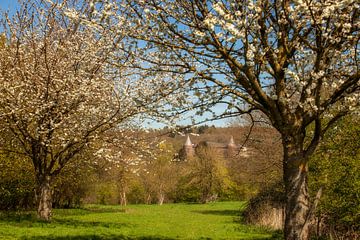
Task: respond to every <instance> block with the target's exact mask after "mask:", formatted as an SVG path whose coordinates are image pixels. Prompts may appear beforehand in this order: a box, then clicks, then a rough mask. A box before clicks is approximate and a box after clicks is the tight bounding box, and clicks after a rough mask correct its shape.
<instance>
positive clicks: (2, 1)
mask: <svg viewBox="0 0 360 240" xmlns="http://www.w3.org/2000/svg"><path fill="white" fill-rule="evenodd" d="M18 6H19V3H18V1H17V0H0V9H1V10H3V11H4V10H5V11H7V10H9V11H10V13H13V12H15V11H16V9H17V7H18Z"/></svg>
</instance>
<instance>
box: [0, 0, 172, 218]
mask: <svg viewBox="0 0 360 240" xmlns="http://www.w3.org/2000/svg"><path fill="white" fill-rule="evenodd" d="M62 4H63V5H64V4H66V2H64V3H62ZM73 4H74V5H72V6H76V7H79V6H80V7H81V6H83V8H82V9H85V8H86V6H87V5H81V4H80V2H77V1H73ZM57 6H59V5H57V4H46V3H44V2H43V3H39V4H37V3H36V2H28V1H24V4H23V5H22V8H21V9H20V10H19V11H18V13H17V14H16V16H15V17H14V18H12V19H10V18H9V17H7V16H5V17H4V19H5V20H4V21H5V22H4V32H5V35H6V38H5V39H6V41H5V44H2V47H1V48H0V55H1V56H2V57H1V59H0V81H1V84H0V122H1V124H0V133H4V134H5V136H6V137H8V136H11V143H10V145H12V147H11V148H8V147H7V146H8V145H9V144H5V142H2V143H1V145H0V147H1V148H2V150H4V151H12V152H15V153H18V154H21V155H24V156H26V158H27V159H28V160H30V161H31V162H32V165H33V167H34V170H35V176H36V181H37V191H36V194H37V197H38V210H37V212H38V216H39V217H40V218H41V219H44V220H50V218H51V212H52V189H51V188H52V183H53V181H54V178H55V177H56V176H57V175H58V174H59V173H60V172H61V171H62V169H63V168H64V167H65V165H66V164H67V163H68V162H69V161H71V160H73V159H74V158H75V157H76V156H77V155H78V154H79V153H81V152H82V151H83V150H84V149H85V148H87V147H88V146H89V144H90V143H93V142H96V141H99V140H100V139H101V138H102V136H103V133H104V132H106V131H107V130H109V129H111V128H114V127H116V128H117V129H120V130H119V131H118V132H120V133H121V132H122V131H121V129H123V130H124V129H129V128H130V127H131V121H132V120H133V118H134V117H135V116H137V115H138V114H139V113H141V114H143V113H145V112H146V111H147V110H146V109H150V108H151V107H150V106H152V105H153V104H155V103H157V102H158V101H159V99H160V98H162V97H163V96H164V95H165V94H164V92H161V95H160V94H159V92H158V91H156V90H155V89H156V88H157V87H156V86H155V85H154V84H155V83H159V81H158V80H159V79H160V78H154V77H151V80H149V81H146V82H145V81H140V79H145V78H146V77H145V76H139V75H138V74H135V75H132V76H131V77H129V75H131V74H132V73H133V72H132V71H131V70H129V69H126V68H125V65H126V61H127V59H128V54H127V53H126V52H125V51H122V46H123V44H124V43H122V42H121V40H122V36H121V35H119V34H120V32H119V31H117V32H116V34H115V35H114V34H113V33H112V32H111V31H109V29H102V30H101V32H100V33H99V32H98V31H94V30H93V29H92V28H87V27H86V26H84V25H82V24H81V21H80V20H79V19H78V18H77V17H76V16H74V14H72V12H67V13H66V14H65V13H64V12H61V11H59V10H58V8H57ZM91 14H92V13H91V10H88V11H87V10H85V13H84V16H85V15H86V16H88V17H89V18H90V16H91ZM97 30H99V29H97ZM160 85H161V84H160ZM161 86H162V87H164V86H163V85H161ZM145 103H146V104H145ZM120 133H119V134H120ZM9 134H10V135H9ZM4 141H5V140H4Z"/></svg>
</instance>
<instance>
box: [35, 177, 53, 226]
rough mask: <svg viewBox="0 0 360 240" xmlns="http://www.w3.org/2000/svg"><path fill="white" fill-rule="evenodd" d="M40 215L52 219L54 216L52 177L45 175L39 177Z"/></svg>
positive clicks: (48, 219)
mask: <svg viewBox="0 0 360 240" xmlns="http://www.w3.org/2000/svg"><path fill="white" fill-rule="evenodd" d="M38 182H39V186H38V194H37V195H38V210H37V214H38V217H39V218H40V219H42V220H45V221H50V220H51V216H52V192H51V185H50V184H51V177H50V176H43V177H39V178H38Z"/></svg>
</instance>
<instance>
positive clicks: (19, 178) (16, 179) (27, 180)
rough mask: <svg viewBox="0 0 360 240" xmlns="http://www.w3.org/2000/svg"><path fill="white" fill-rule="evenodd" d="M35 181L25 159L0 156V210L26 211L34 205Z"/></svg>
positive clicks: (10, 155) (5, 155) (30, 167)
mask: <svg viewBox="0 0 360 240" xmlns="http://www.w3.org/2000/svg"><path fill="white" fill-rule="evenodd" d="M34 185H35V179H34V174H33V170H32V166H31V165H30V164H29V162H28V161H26V159H24V158H21V157H19V156H17V155H14V154H10V153H1V154H0V209H5V210H9V209H27V208H32V207H33V206H34V204H35V194H34Z"/></svg>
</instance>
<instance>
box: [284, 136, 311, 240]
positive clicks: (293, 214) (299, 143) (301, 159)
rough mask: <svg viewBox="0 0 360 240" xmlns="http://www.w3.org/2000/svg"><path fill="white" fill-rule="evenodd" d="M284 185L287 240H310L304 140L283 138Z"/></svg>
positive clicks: (299, 137)
mask: <svg viewBox="0 0 360 240" xmlns="http://www.w3.org/2000/svg"><path fill="white" fill-rule="evenodd" d="M283 139H284V140H283V144H284V145H283V146H284V159H283V160H284V162H283V164H284V166H283V168H284V176H283V177H284V183H285V191H286V196H287V199H286V207H285V226H284V234H285V239H286V240H307V239H309V224H306V223H307V221H308V219H307V218H308V214H309V205H310V201H309V195H308V165H307V159H306V157H305V156H304V151H303V138H302V137H301V135H300V136H294V135H293V136H292V137H289V136H285V137H284V136H283Z"/></svg>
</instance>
